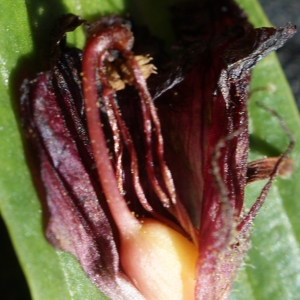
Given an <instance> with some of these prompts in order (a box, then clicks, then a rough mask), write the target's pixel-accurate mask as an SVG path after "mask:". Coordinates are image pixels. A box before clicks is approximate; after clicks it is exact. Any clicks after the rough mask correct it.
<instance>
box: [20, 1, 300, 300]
mask: <svg viewBox="0 0 300 300" xmlns="http://www.w3.org/2000/svg"><path fill="white" fill-rule="evenodd" d="M186 10H187V11H188V12H190V11H193V13H192V15H190V14H188V13H187V11H186ZM174 14H175V16H176V17H175V19H176V21H177V23H176V26H177V32H178V33H179V37H178V43H177V47H178V48H183V51H182V54H181V57H180V58H179V59H178V60H177V61H174V62H173V63H169V65H168V64H164V63H160V64H159V66H158V74H157V75H155V76H151V77H150V78H149V80H148V83H146V78H145V77H147V76H149V75H150V74H151V73H155V72H156V68H155V67H154V66H153V65H152V64H149V62H150V57H149V56H146V54H149V53H141V55H139V56H138V57H137V56H136V55H135V54H134V52H135V53H138V52H139V51H140V50H139V49H138V47H139V46H140V45H142V44H143V43H144V41H139V37H137V41H136V46H135V48H136V49H135V51H134V52H133V51H132V47H133V41H134V39H133V34H132V32H131V30H130V28H129V26H130V25H129V23H128V22H127V21H125V20H123V19H122V18H120V17H117V16H110V17H105V18H101V19H100V20H99V21H96V22H95V23H93V24H91V25H89V24H87V23H86V22H85V21H82V20H80V19H79V18H78V17H76V16H73V15H67V16H65V17H64V18H63V19H62V20H61V23H60V30H59V32H58V34H57V39H56V42H57V43H58V44H59V47H57V46H55V47H54V48H53V53H55V54H57V53H59V52H61V53H60V55H59V56H60V58H59V60H58V61H57V62H56V64H55V66H54V68H53V70H51V71H48V72H44V73H40V74H38V76H37V78H35V79H34V80H32V81H26V82H25V83H24V84H23V93H24V94H23V97H22V111H23V123H24V126H25V128H26V131H27V133H28V136H29V137H30V138H31V139H32V141H33V142H34V144H35V145H36V146H37V149H38V153H39V156H40V161H41V174H42V180H43V182H44V185H45V188H46V194H47V203H48V207H49V211H50V220H49V223H48V227H47V233H46V234H47V237H48V239H49V241H50V242H51V243H52V244H53V245H54V246H55V247H57V248H60V249H63V250H66V251H69V252H71V253H72V254H73V255H74V256H75V257H76V258H77V259H78V260H79V262H80V264H81V266H82V268H83V269H84V271H85V272H86V274H87V275H88V276H89V278H90V279H91V280H92V282H93V283H94V284H95V285H96V286H97V287H98V288H99V289H101V290H102V291H103V292H104V293H105V294H106V295H107V296H108V297H110V298H111V299H144V298H146V299H191V298H195V299H227V298H228V297H229V295H230V291H231V287H232V282H233V279H234V276H235V274H236V272H237V269H238V267H239V266H240V264H241V262H242V260H243V257H244V255H245V254H246V252H247V250H248V248H249V235H250V232H249V229H250V225H251V223H252V221H253V219H254V218H255V216H256V214H257V212H258V209H259V207H260V206H261V205H262V203H263V201H264V199H265V197H266V194H267V192H268V190H269V188H270V185H271V183H272V180H273V179H274V177H275V176H276V173H277V172H278V169H279V165H280V163H281V162H282V161H283V160H284V158H285V157H286V156H287V154H288V152H289V150H290V147H289V148H288V150H287V151H286V152H285V154H284V155H283V156H281V157H280V158H277V159H271V160H267V162H268V163H267V165H268V168H267V169H268V171H267V172H264V173H263V172H260V166H266V162H265V161H261V162H256V164H252V165H251V167H252V168H254V172H253V174H255V176H252V175H251V173H249V172H247V171H248V169H249V168H248V164H247V155H248V148H249V145H248V128H247V125H248V116H247V101H248V93H249V82H250V76H251V68H252V67H253V66H254V65H255V63H256V62H257V61H258V60H260V59H261V58H262V57H263V56H265V55H266V54H268V53H269V52H270V51H273V50H275V49H277V48H278V47H280V46H281V45H282V44H283V43H284V42H285V41H286V40H287V39H288V38H289V37H291V36H292V35H293V34H294V32H295V28H294V27H293V26H291V25H287V26H286V27H283V28H278V29H275V28H261V29H253V28H252V27H251V26H250V25H249V23H248V21H247V18H246V17H245V15H244V14H243V13H242V11H240V10H239V8H238V7H237V6H236V5H235V4H234V3H233V2H232V1H226V5H224V3H223V2H222V5H221V3H220V2H219V1H215V4H214V5H204V6H203V7H202V4H199V3H195V2H191V3H190V2H189V4H187V3H184V4H182V5H179V6H177V7H175V8H174ZM207 15H212V16H213V17H212V18H211V19H209V18H207V17H206V18H205V16H207ZM187 16H189V18H190V20H191V24H187V21H188V22H189V21H190V20H186V18H187ZM195 20H196V21H197V22H198V20H201V21H200V23H199V24H198V23H196V24H194V23H193V22H195ZM82 23H85V25H86V28H87V32H88V37H87V43H86V47H85V50H84V52H83V54H82V53H81V51H80V50H78V49H75V48H67V47H66V46H65V33H66V32H67V31H69V30H73V29H74V28H76V27H77V26H79V25H81V24H82ZM188 25H192V26H188ZM194 31H196V35H195V32H194ZM147 38H148V39H150V37H147V36H143V37H142V39H144V40H146V41H147ZM152 46H154V47H152V48H153V53H151V56H153V58H154V62H155V60H158V61H159V60H160V59H161V61H163V58H161V57H160V56H159V54H158V58H157V57H156V54H157V48H159V47H155V43H154V45H152ZM149 49H150V50H151V47H150V48H149ZM149 49H147V50H149ZM138 54H140V53H138ZM160 70H161V71H160ZM125 85H132V86H133V87H134V88H135V89H134V88H132V87H130V86H126V88H125V89H124V87H125ZM117 90H120V91H118V92H117ZM136 90H137V92H136ZM83 99H85V101H84V100H83ZM99 99H100V101H99ZM154 103H155V104H154ZM247 175H248V177H247ZM254 177H255V179H257V178H258V179H262V178H268V177H270V179H269V181H268V183H267V185H266V186H265V188H264V189H263V191H262V193H261V195H260V196H259V198H258V199H257V201H256V202H255V204H254V206H253V208H252V209H251V210H250V212H249V213H248V214H246V215H243V206H244V203H243V201H244V189H245V186H246V184H247V181H248V182H251V181H253V178H254Z"/></svg>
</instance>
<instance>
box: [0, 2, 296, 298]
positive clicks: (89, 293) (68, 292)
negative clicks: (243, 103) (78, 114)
mask: <svg viewBox="0 0 300 300" xmlns="http://www.w3.org/2000/svg"><path fill="white" fill-rule="evenodd" d="M174 2H177V1H175V0H159V1H158V0H144V1H140V0H127V1H125V0H64V1H48V2H47V1H46V0H44V1H43V0H31V1H29V0H28V1H21V0H15V1H13V2H12V1H9V0H2V2H1V12H2V14H1V19H0V25H1V26H0V40H1V43H0V94H1V106H0V113H1V118H0V132H1V137H0V139H1V141H0V161H1V164H0V174H1V180H0V209H1V214H2V217H3V218H4V220H5V222H6V224H7V227H8V230H9V232H10V235H11V239H12V241H13V244H14V247H15V249H16V251H17V254H18V257H19V260H20V262H21V265H22V268H23V270H24V272H25V275H26V278H27V280H28V284H29V286H30V291H31V294H32V298H33V299H36V300H39V299H43V300H47V299H49V300H53V299H58V300H59V299H62V300H65V299H87V300H89V299H93V300H94V299H105V297H104V296H103V294H102V293H101V292H99V291H98V290H97V289H96V288H95V287H94V286H93V285H92V283H91V282H90V281H89V280H88V279H87V277H86V276H85V274H84V273H83V272H82V270H81V268H80V266H79V264H78V263H77V261H76V260H75V259H74V258H73V257H72V256H71V255H69V254H68V253H64V252H60V251H56V250H54V249H53V248H52V247H51V246H50V245H49V244H48V243H47V241H46V240H45V238H44V233H43V232H44V223H43V222H44V218H43V212H42V206H41V202H40V200H39V197H38V195H37V192H36V191H37V190H40V188H39V189H36V188H35V187H34V184H33V180H32V177H31V172H30V169H31V170H34V171H37V170H36V162H35V161H34V160H31V161H28V158H27V157H30V156H25V154H24V141H23V135H22V130H21V128H20V118H19V108H18V102H19V97H20V94H19V86H20V84H21V80H22V79H23V78H25V77H30V76H32V75H33V74H34V73H35V72H36V71H38V70H42V69H43V68H45V65H46V64H45V63H44V62H43V59H42V58H43V57H45V53H48V49H49V36H50V33H51V30H52V27H53V24H54V23H55V20H56V19H57V17H58V16H60V15H61V14H63V13H67V12H72V13H75V14H78V15H81V16H82V17H84V18H87V19H94V18H95V17H97V16H99V15H103V14H108V13H122V12H123V13H124V12H125V11H127V10H129V11H130V12H131V13H132V15H133V16H134V17H135V19H137V21H138V22H140V23H142V22H143V21H146V22H147V23H148V24H149V26H150V28H151V30H152V31H153V32H154V33H156V34H157V35H158V36H160V37H161V38H164V39H165V40H167V42H168V43H170V42H171V40H172V36H171V35H170V28H169V27H168V26H169V25H168V16H169V12H168V9H167V7H168V6H169V5H170V4H171V3H174ZM238 2H239V3H240V5H242V6H243V8H244V9H245V10H246V11H247V13H248V14H249V16H250V20H251V22H253V24H254V25H255V26H256V27H260V26H269V23H268V21H267V20H266V18H265V16H264V14H263V12H262V10H261V8H260V6H259V4H258V3H257V2H256V1H254V0H239V1H238ZM69 40H71V42H72V43H73V44H77V45H82V44H83V35H82V32H80V31H77V32H75V33H74V34H72V35H70V37H69ZM270 86H273V87H274V89H275V91H271V90H270V88H268V87H270ZM257 87H259V88H265V90H262V91H259V92H256V93H254V95H253V96H252V97H251V101H250V129H251V136H250V141H251V152H250V158H251V159H256V158H259V157H263V156H266V155H268V156H269V155H273V156H277V155H279V154H280V153H282V152H283V151H284V150H285V149H286V147H287V144H288V138H287V136H286V135H285V133H284V132H283V130H282V129H281V127H280V122H279V121H278V119H276V118H275V117H274V116H272V115H270V114H269V113H268V112H266V111H264V110H262V109H261V108H259V107H257V106H256V105H255V101H259V102H261V103H264V104H265V105H266V106H267V107H270V108H272V109H275V110H276V111H277V112H279V113H280V114H281V115H282V116H283V117H284V119H285V121H286V123H287V125H288V127H289V129H290V130H291V131H292V133H293V135H294V137H295V139H296V140H300V133H299V130H298V128H300V126H299V125H300V119H299V115H298V110H297V108H296V106H295V103H294V100H293V97H292V95H291V92H290V89H289V87H288V85H287V83H286V80H285V78H284V76H283V74H282V71H281V69H280V66H279V64H278V62H277V59H276V56H275V55H274V54H272V55H270V56H269V57H267V58H265V59H264V60H263V61H262V62H261V63H260V64H259V65H258V66H257V67H256V68H255V70H254V73H253V81H252V89H255V88H257ZM291 157H292V158H293V159H294V161H295V168H296V170H295V172H294V174H293V175H292V176H291V178H288V179H277V180H276V182H275V184H274V186H273V188H272V191H271V193H270V195H269V197H268V200H267V202H266V204H265V205H264V208H263V209H262V211H261V213H260V214H259V216H258V218H257V220H256V221H255V226H254V229H253V238H252V240H253V247H252V249H251V250H250V251H249V254H248V259H247V261H246V263H245V266H244V267H243V269H242V270H241V272H240V274H239V276H238V280H237V282H236V284H235V288H234V292H233V295H232V299H245V300H250V299H251V300H254V299H255V300H261V299H297V295H299V293H300V275H299V274H300V247H299V241H300V222H299V221H298V220H297V214H298V211H300V202H299V201H297V200H298V199H297V196H298V195H300V185H299V184H298V182H297V178H299V176H300V174H299V173H300V168H299V165H300V145H299V144H297V145H296V147H295V149H294V150H293V152H292V154H291ZM29 166H30V167H29ZM262 185H263V183H258V184H253V185H251V186H249V188H248V189H247V195H246V198H247V203H248V206H250V204H251V203H252V202H253V201H254V200H255V199H256V197H257V195H258V194H259V191H260V189H261V187H262Z"/></svg>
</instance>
